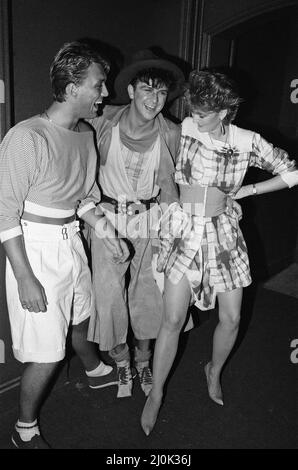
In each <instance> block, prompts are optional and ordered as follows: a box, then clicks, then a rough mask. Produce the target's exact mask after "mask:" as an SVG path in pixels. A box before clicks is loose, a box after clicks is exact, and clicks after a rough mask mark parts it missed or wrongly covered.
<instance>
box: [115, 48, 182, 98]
mask: <svg viewBox="0 0 298 470" xmlns="http://www.w3.org/2000/svg"><path fill="white" fill-rule="evenodd" d="M151 68H157V69H162V70H166V71H168V72H171V73H172V74H173V77H174V84H173V88H172V89H171V90H170V91H169V93H168V101H171V100H173V99H174V98H177V97H178V96H179V95H180V94H181V84H182V83H183V82H184V80H185V78H184V75H183V73H182V71H181V70H180V68H179V67H178V66H177V65H175V64H174V63H173V62H170V61H169V60H166V59H162V58H160V57H158V56H157V55H155V54H154V53H153V52H152V51H150V49H144V50H141V51H138V52H136V53H135V54H134V55H133V57H132V61H131V63H130V64H129V65H127V66H126V67H124V68H123V69H122V70H121V71H120V72H119V74H118V75H117V77H116V79H115V84H114V88H115V92H116V97H115V99H114V100H113V101H114V102H115V103H117V104H126V103H129V102H130V98H129V96H128V92H127V87H128V85H129V84H130V82H131V81H132V80H133V79H134V77H135V76H136V74H137V73H138V72H140V71H141V70H144V69H151Z"/></svg>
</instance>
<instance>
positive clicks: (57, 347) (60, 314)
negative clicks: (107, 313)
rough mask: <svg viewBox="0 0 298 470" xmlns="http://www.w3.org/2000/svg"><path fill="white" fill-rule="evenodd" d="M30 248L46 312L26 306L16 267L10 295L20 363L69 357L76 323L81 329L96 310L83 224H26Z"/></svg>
mask: <svg viewBox="0 0 298 470" xmlns="http://www.w3.org/2000/svg"><path fill="white" fill-rule="evenodd" d="M22 228H23V234H24V240H25V247H26V253H27V256H28V259H29V261H30V265H31V267H32V270H33V272H34V275H35V276H36V277H37V279H38V280H39V281H40V283H41V284H42V285H43V287H44V289H45V292H46V296H47V300H48V305H47V311H46V312H45V313H43V312H39V313H35V312H32V313H31V312H29V311H28V310H24V309H23V308H22V306H21V303H20V300H19V294H18V285H17V281H16V279H15V277H14V274H13V271H12V268H11V265H10V263H9V261H8V260H7V265H6V292H7V305H8V312H9V319H10V324H11V332H12V342H13V352H14V356H15V358H16V359H17V360H19V361H20V362H58V361H60V360H62V359H63V358H64V356H65V342H66V336H67V333H68V329H69V324H70V321H72V323H73V325H77V324H79V323H81V322H83V321H84V320H86V319H87V318H89V316H90V315H91V313H92V312H93V309H94V297H93V292H92V283H91V273H90V270H89V267H88V263H87V257H86V254H85V252H84V248H83V244H82V240H81V237H80V235H79V233H78V232H79V227H78V222H71V223H70V224H65V225H49V224H39V223H35V222H29V221H25V220H23V221H22Z"/></svg>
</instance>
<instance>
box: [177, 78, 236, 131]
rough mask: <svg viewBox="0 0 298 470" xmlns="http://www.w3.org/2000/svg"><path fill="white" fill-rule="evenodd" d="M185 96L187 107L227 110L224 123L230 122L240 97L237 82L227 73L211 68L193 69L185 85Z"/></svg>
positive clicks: (216, 110)
mask: <svg viewBox="0 0 298 470" xmlns="http://www.w3.org/2000/svg"><path fill="white" fill-rule="evenodd" d="M185 98H186V102H187V104H188V106H189V108H190V109H191V110H192V111H195V110H196V109H197V108H205V109H206V110H208V111H212V112H219V111H222V110H224V109H226V110H227V115H226V117H225V118H224V122H225V123H229V122H232V121H233V120H234V119H235V117H236V114H237V111H238V108H239V105H240V103H241V101H242V99H241V98H240V96H239V91H238V86H237V84H236V83H235V82H234V81H233V80H232V79H230V78H229V77H228V76H227V75H225V74H223V73H219V72H214V71H211V70H204V71H198V70H193V71H192V72H191V73H190V75H189V80H188V83H187V85H186V91H185Z"/></svg>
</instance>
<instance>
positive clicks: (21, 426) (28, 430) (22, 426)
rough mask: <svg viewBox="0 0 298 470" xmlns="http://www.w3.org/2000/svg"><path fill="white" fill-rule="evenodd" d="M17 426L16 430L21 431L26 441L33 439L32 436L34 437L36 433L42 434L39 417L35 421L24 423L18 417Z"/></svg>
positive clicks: (22, 437) (23, 439) (21, 435)
mask: <svg viewBox="0 0 298 470" xmlns="http://www.w3.org/2000/svg"><path fill="white" fill-rule="evenodd" d="M15 428H16V431H17V432H18V433H19V435H20V438H21V439H22V441H24V442H29V441H31V439H32V437H34V436H35V435H36V434H37V435H38V436H39V435H40V432H39V427H38V424H37V419H36V420H35V421H33V423H23V422H22V421H20V420H19V419H18V421H17V424H16V425H15Z"/></svg>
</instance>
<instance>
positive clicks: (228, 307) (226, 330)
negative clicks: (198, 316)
mask: <svg viewBox="0 0 298 470" xmlns="http://www.w3.org/2000/svg"><path fill="white" fill-rule="evenodd" d="M242 292H243V289H242V288H239V289H235V290H232V291H229V292H221V293H218V294H217V297H218V306H219V310H218V315H219V322H218V324H217V327H216V328H215V331H214V336H213V352H212V361H211V362H209V363H208V364H207V365H206V366H205V373H206V376H207V384H208V391H209V396H210V398H211V399H212V400H213V401H215V402H216V403H218V404H219V405H223V395H222V390H221V385H220V373H221V370H222V367H223V365H224V363H225V362H226V360H227V357H228V356H229V354H230V352H231V350H232V348H233V346H234V344H235V341H236V338H237V334H238V329H239V321H240V310H241V302H242Z"/></svg>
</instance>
